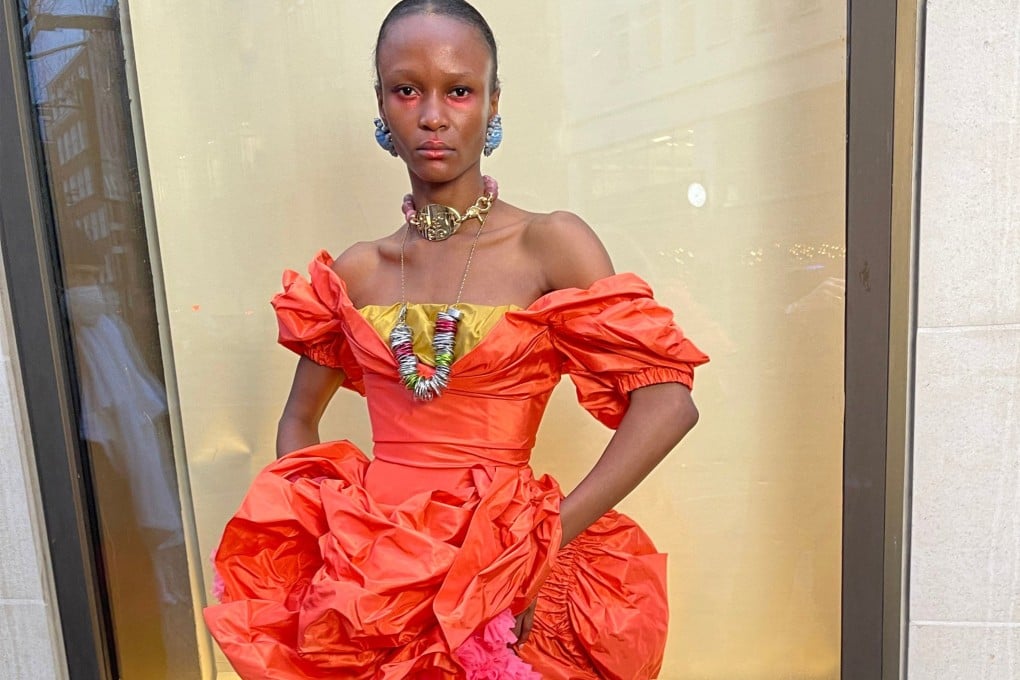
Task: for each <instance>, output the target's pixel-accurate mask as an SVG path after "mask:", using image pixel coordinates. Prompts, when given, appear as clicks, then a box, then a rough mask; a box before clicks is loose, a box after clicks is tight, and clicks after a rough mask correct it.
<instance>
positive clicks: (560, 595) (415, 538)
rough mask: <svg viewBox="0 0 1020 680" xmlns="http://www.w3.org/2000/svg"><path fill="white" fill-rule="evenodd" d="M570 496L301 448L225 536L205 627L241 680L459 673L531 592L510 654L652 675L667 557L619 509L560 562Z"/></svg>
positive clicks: (463, 472)
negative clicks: (528, 618) (468, 648)
mask: <svg viewBox="0 0 1020 680" xmlns="http://www.w3.org/2000/svg"><path fill="white" fill-rule="evenodd" d="M423 446H424V445H423ZM561 497H562V495H561V492H560V490H559V487H558V486H557V484H556V483H555V481H553V480H552V479H551V478H549V477H547V476H544V477H542V478H538V479H536V478H535V477H534V476H533V475H532V473H531V470H530V468H529V467H527V466H512V465H492V466H488V465H474V466H471V467H467V468H445V469H437V468H429V467H414V466H410V465H404V464H397V463H390V462H386V461H383V460H375V461H369V460H368V459H367V458H366V457H365V456H364V454H362V453H361V451H359V450H358V449H357V448H356V447H355V446H353V445H352V444H350V443H349V442H346V441H340V442H330V443H327V444H321V445H318V446H314V447H309V448H307V449H303V450H301V451H297V452H294V453H292V454H289V455H288V456H285V457H284V458H282V459H280V460H279V461H276V462H275V463H273V464H271V465H269V466H268V467H266V468H265V469H264V470H263V471H262V472H261V473H260V474H259V475H258V476H257V477H256V479H255V481H254V483H253V484H252V487H251V489H250V490H249V492H248V495H247V496H246V498H245V500H244V502H243V503H242V505H241V508H240V509H239V510H238V512H237V513H236V515H235V516H234V517H233V518H232V519H231V521H230V522H229V523H228V524H227V527H226V529H225V531H224V535H223V538H222V541H221V543H220V546H219V548H218V550H217V553H216V560H215V561H216V568H217V570H218V572H219V574H220V575H221V576H222V578H223V584H224V588H223V598H222V603H221V604H219V605H215V606H211V607H208V608H207V609H206V610H205V618H206V622H207V624H208V626H209V629H210V631H211V632H212V633H213V636H214V637H215V638H216V640H217V642H218V643H219V644H220V647H221V648H222V649H223V651H224V653H225V654H226V655H227V657H228V658H229V660H230V662H231V664H232V665H233V666H234V668H235V669H236V670H237V671H238V673H239V674H240V675H241V677H242V678H252V679H254V678H260V679H273V680H296V679H298V678H336V677H343V678H351V679H364V680H369V679H371V680H396V679H398V678H423V679H433V678H434V679H437V680H438V679H455V678H457V679H459V678H466V677H467V675H466V674H465V671H464V669H463V668H462V667H461V666H460V665H459V664H458V662H457V660H456V655H455V653H454V652H455V650H457V649H458V648H459V647H460V646H461V645H462V644H463V643H464V642H465V641H466V640H468V639H469V638H470V637H471V636H472V635H473V634H476V633H477V632H478V631H479V630H481V629H482V628H484V626H485V625H486V623H488V622H489V621H491V620H492V619H494V618H495V617H497V616H498V615H499V614H500V613H501V612H505V610H506V609H508V608H509V609H510V610H511V611H513V612H519V611H522V610H523V609H525V608H526V607H527V606H528V605H529V604H530V603H531V602H532V601H533V600H534V598H535V597H536V596H537V598H538V603H537V607H536V613H535V619H534V625H533V628H532V632H531V635H530V637H529V638H528V640H527V641H526V643H525V644H523V645H521V646H520V647H519V648H518V654H519V655H520V656H521V658H523V659H524V660H525V661H526V662H527V663H529V664H531V666H532V667H533V668H534V669H535V671H536V672H537V673H539V674H540V675H541V677H543V678H547V679H550V680H560V679H562V680H568V679H569V680H585V679H588V678H592V679H594V678H611V679H619V680H624V679H625V680H638V679H641V678H654V677H656V676H657V675H658V672H659V668H660V666H661V664H662V655H663V649H664V646H665V636H666V627H667V618H668V611H667V604H666V592H665V555H662V554H660V553H658V552H657V551H656V550H655V547H654V546H653V545H652V542H651V540H650V539H649V538H648V536H647V535H646V534H645V533H644V532H643V531H642V530H641V529H640V528H639V527H638V526H637V525H636V524H635V523H634V522H633V521H631V520H630V519H629V518H627V517H626V516H624V515H621V514H619V513H616V512H609V513H607V514H606V515H604V516H603V517H602V518H601V519H599V520H598V521H597V522H596V523H595V524H594V525H592V526H591V527H590V528H589V529H588V530H587V531H585V532H584V533H583V534H582V535H580V536H578V537H577V538H576V539H574V540H573V541H572V542H571V543H570V544H569V545H567V546H566V547H565V548H563V549H562V550H557V549H556V546H558V545H559V543H560V541H561V532H560V525H559V503H560V499H561ZM476 677H478V676H476ZM491 677H493V678H496V677H500V676H499V675H492V676H491Z"/></svg>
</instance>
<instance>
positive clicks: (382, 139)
mask: <svg viewBox="0 0 1020 680" xmlns="http://www.w3.org/2000/svg"><path fill="white" fill-rule="evenodd" d="M375 141H376V142H378V143H379V146H381V147H382V148H383V151H389V152H390V155H391V156H396V155H397V148H396V147H395V146H393V133H392V132H390V129H389V128H388V127H386V123H384V122H383V121H382V118H376V119H375Z"/></svg>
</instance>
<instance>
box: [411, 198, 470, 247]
mask: <svg viewBox="0 0 1020 680" xmlns="http://www.w3.org/2000/svg"><path fill="white" fill-rule="evenodd" d="M463 221H464V220H463V218H462V217H461V216H460V213H458V212H457V211H456V210H454V209H453V208H451V207H449V206H446V205H439V204H438V203H430V204H429V205H427V206H425V207H424V208H422V209H421V210H419V211H418V219H417V224H415V227H417V229H418V233H420V234H421V235H422V236H424V237H425V238H427V239H428V240H429V241H445V240H446V239H448V238H450V237H451V236H453V235H454V234H455V233H457V229H458V228H459V227H460V225H461V223H462V222H463Z"/></svg>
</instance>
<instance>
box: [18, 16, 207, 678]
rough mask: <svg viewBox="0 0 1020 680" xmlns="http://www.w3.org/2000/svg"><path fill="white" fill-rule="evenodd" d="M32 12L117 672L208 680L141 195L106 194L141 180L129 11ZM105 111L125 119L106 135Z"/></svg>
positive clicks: (29, 37)
mask: <svg viewBox="0 0 1020 680" xmlns="http://www.w3.org/2000/svg"><path fill="white" fill-rule="evenodd" d="M21 11H22V17H23V19H24V38H25V45H26V48H27V55H26V60H27V64H28V70H29V76H30V82H31V92H32V97H33V103H34V106H35V112H36V115H37V118H38V123H39V129H40V132H41V138H42V140H41V141H42V148H43V153H44V169H45V172H46V177H47V179H48V182H49V185H50V187H51V190H50V195H51V196H52V197H53V205H52V212H53V216H54V219H55V229H56V233H55V235H54V236H55V240H56V242H57V245H58V250H59V254H60V270H61V272H60V274H61V279H62V284H63V291H62V292H63V295H64V308H65V309H66V311H67V315H68V318H67V323H68V327H69V331H70V332H69V335H70V341H71V349H72V357H73V367H74V370H75V376H74V378H75V387H76V401H77V405H78V421H79V425H80V431H79V434H80V437H81V439H82V441H83V442H84V444H85V450H86V452H87V461H86V462H85V467H86V468H87V469H90V470H91V479H92V482H93V485H94V487H93V491H94V494H95V500H96V503H97V506H98V510H97V514H98V517H99V525H100V537H99V540H100V544H101V545H100V549H99V551H98V553H99V555H100V560H101V562H102V564H101V565H100V569H99V573H100V574H102V575H103V576H104V577H105V579H106V584H105V585H106V588H107V592H108V594H109V597H108V601H107V603H106V604H107V606H108V611H109V612H110V615H111V618H112V623H113V637H114V642H115V645H116V651H117V655H116V660H115V668H116V672H117V677H123V678H174V679H178V678H180V679H182V680H187V679H189V678H200V677H201V671H200V665H199V657H198V640H199V637H198V634H197V631H196V628H195V618H194V617H195V611H196V607H195V603H194V601H193V599H192V592H191V584H190V583H189V569H188V564H187V555H186V551H185V532H184V529H185V526H184V523H183V520H182V513H181V497H180V494H179V493H178V488H179V487H178V483H177V475H176V470H175V465H174V457H173V447H172V445H171V440H170V434H169V433H170V429H169V428H170V419H169V406H170V404H169V403H168V399H167V392H166V389H165V387H164V374H163V363H162V358H161V353H160V343H159V337H158V329H157V324H156V317H155V302H156V301H155V296H154V292H153V280H152V273H151V271H150V269H149V250H148V243H147V240H146V229H145V223H144V220H143V216H142V211H141V203H140V199H139V194H138V187H137V185H135V186H133V188H132V190H131V191H130V193H127V192H122V193H120V194H114V193H113V192H108V191H106V190H105V187H107V186H108V185H109V182H108V177H109V175H110V174H113V173H115V174H117V175H119V176H121V177H135V178H137V176H138V174H137V159H136V157H135V156H134V152H133V148H132V147H131V146H130V141H131V139H132V131H131V126H130V123H129V120H130V118H129V113H128V96H127V90H126V86H125V83H126V80H125V76H124V72H123V66H124V52H123V46H122V44H121V38H120V23H119V19H118V6H117V4H116V3H114V2H108V1H104V0H95V1H93V0H77V1H73V0H22V2H21ZM94 72H103V73H107V74H112V75H111V77H109V78H107V79H105V80H103V81H102V82H100V83H96V82H95V81H94V80H93V79H91V78H90V77H89V73H94ZM104 111H109V112H113V114H114V116H115V121H116V122H115V125H114V128H113V129H112V130H109V131H108V132H107V133H106V134H102V135H100V134H98V133H97V130H98V129H100V128H101V126H102V125H103V118H104ZM114 139H118V140H119V139H123V140H127V141H126V142H121V143H118V144H113V143H111V140H114ZM58 187H59V188H60V189H62V191H56V190H55V189H56V188H58ZM107 214H109V215H116V216H118V220H119V222H120V224H121V228H119V229H116V230H113V231H111V230H108V229H107V228H106V225H107V221H106V216H107ZM71 670H72V672H79V671H80V672H83V673H85V674H88V670H87V669H71Z"/></svg>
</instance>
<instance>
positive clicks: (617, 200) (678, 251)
mask: <svg viewBox="0 0 1020 680" xmlns="http://www.w3.org/2000/svg"><path fill="white" fill-rule="evenodd" d="M390 4H391V3H390V2H387V1H382V2H380V1H375V0H373V1H371V2H365V1H359V2H354V1H353V0H260V1H258V2H254V1H242V0H215V1H208V0H206V1H203V2H199V1H198V0H186V1H184V0H182V1H180V2H174V3H166V2H156V0H132V1H131V2H130V4H129V8H130V15H131V25H132V32H133V37H134V47H135V57H136V67H137V74H138V83H139V93H140V99H141V102H140V103H141V109H142V116H143V121H144V126H145V144H146V151H147V157H148V161H149V164H150V168H151V178H152V192H153V197H154V203H155V219H156V231H157V233H158V235H159V246H160V250H161V254H162V266H163V271H164V275H165V280H164V282H163V283H164V284H165V295H166V299H167V304H168V306H169V310H170V325H171V329H170V330H171V335H172V339H173V349H174V362H175V367H176V378H177V382H178V387H179V392H180V399H181V404H180V409H181V417H182V420H183V428H184V433H185V442H184V449H185V450H186V456H187V468H188V471H189V475H190V482H191V491H192V496H191V498H190V502H191V503H193V507H194V511H195V518H196V522H197V532H198V536H199V543H200V549H201V552H202V553H203V554H204V555H207V554H208V552H209V551H210V550H211V549H212V548H213V546H214V545H215V542H216V540H217V538H218V535H219V531H220V529H221V528H222V526H223V524H224V522H225V521H226V519H227V518H228V517H229V515H230V513H231V512H232V511H233V510H234V509H235V508H236V506H237V503H238V502H239V500H240V499H241V496H242V494H243V493H244V491H245V489H246V487H247V485H248V483H249V481H250V480H251V478H252V476H253V475H254V474H255V472H256V471H257V470H258V469H259V468H261V467H262V466H263V465H265V464H266V463H268V462H269V461H270V460H271V459H272V458H273V448H274V446H273V440H274V434H275V427H276V421H277V418H278V417H279V414H280V411H281V408H282V406H283V403H284V400H285V398H286V395H287V389H288V386H289V381H290V378H291V375H292V371H293V368H294V363H295V358H294V357H293V356H292V355H291V354H289V353H288V352H286V351H285V350H283V349H281V348H279V347H277V346H275V344H274V339H275V320H274V317H273V314H272V311H271V309H270V308H269V306H268V300H269V298H270V297H271V296H272V295H273V293H274V292H276V291H277V289H278V287H279V274H280V271H281V270H282V269H283V268H284V267H289V268H295V269H299V270H302V271H303V270H304V267H305V265H306V263H307V262H308V260H309V259H310V258H311V256H312V255H313V253H314V252H315V251H316V250H317V249H319V248H326V249H328V250H330V251H331V252H333V253H334V254H336V253H337V252H339V251H340V250H341V249H343V248H344V247H345V246H346V245H348V244H350V243H352V242H354V241H357V240H364V239H372V238H376V237H378V236H380V235H382V234H385V233H388V232H390V231H392V230H393V229H394V228H395V227H396V226H397V224H398V223H399V221H400V212H399V204H400V198H401V196H402V195H403V194H404V192H405V190H406V186H407V182H406V176H405V175H404V171H403V170H402V166H401V165H400V163H399V162H398V161H396V160H395V159H392V158H390V157H389V156H388V155H387V154H385V153H383V152H382V151H380V150H379V149H378V147H376V145H375V141H374V139H373V136H372V132H373V128H372V118H373V117H374V116H375V99H374V95H373V91H372V64H371V57H370V54H371V49H372V46H373V42H374V38H375V33H376V30H377V28H378V25H379V23H380V21H381V20H382V18H383V16H384V14H385V12H386V11H387V10H388V8H389V6H390ZM477 6H478V7H479V9H480V10H481V11H482V12H483V13H484V14H485V15H486V17H487V18H488V19H489V21H490V23H491V24H492V26H493V29H494V31H495V33H496V36H497V39H498V40H499V43H500V49H501V55H500V59H501V77H502V81H503V100H502V105H501V112H502V114H503V119H504V125H505V129H506V141H505V143H504V145H503V148H501V149H500V150H499V151H498V152H497V153H496V155H494V156H493V158H492V159H491V160H487V161H486V162H485V164H484V169H485V170H486V171H487V172H488V173H490V174H492V175H494V176H496V177H498V178H499V180H500V186H501V192H502V195H503V197H504V198H505V199H506V200H508V201H510V202H512V203H516V204H518V205H521V206H522V207H525V208H529V209H534V210H552V209H569V210H573V211H575V212H577V213H579V214H580V215H581V216H582V217H584V218H585V219H586V220H587V221H588V222H589V223H591V224H592V225H593V227H594V228H595V229H596V231H597V232H598V233H599V234H600V235H601V236H602V238H603V240H604V241H605V242H606V245H607V247H608V248H609V251H610V253H611V255H613V258H614V262H615V264H616V267H617V270H618V271H625V270H632V271H636V272H638V273H639V274H641V275H642V276H644V277H645V278H647V279H648V280H649V281H650V282H651V283H652V285H653V287H654V288H655V290H656V293H657V295H658V297H659V298H660V299H661V300H662V301H664V302H665V303H666V304H668V305H670V306H671V307H673V308H674V309H675V311H676V314H677V318H678V320H679V322H680V324H681V325H682V326H683V327H684V328H685V330H686V331H687V332H688V334H689V335H690V336H691V337H692V338H694V339H695V341H696V342H697V343H698V344H699V345H700V346H701V347H702V348H703V349H704V350H705V351H706V352H708V353H709V354H710V355H712V358H713V362H712V363H711V364H709V365H708V366H707V367H705V368H704V369H703V370H702V371H701V372H700V373H699V375H698V377H697V380H696V388H695V396H696V399H697V401H698V404H699V406H700V408H701V412H702V420H701V423H700V424H699V426H698V427H697V428H696V430H695V431H694V432H693V433H692V435H691V436H690V437H689V438H688V440H686V441H685V442H684V443H683V444H681V446H680V447H678V450H677V451H675V452H674V453H673V455H672V456H671V457H670V458H668V459H667V460H666V462H665V463H663V465H662V466H661V467H660V468H659V469H658V470H656V471H655V473H654V474H653V475H652V476H651V477H650V478H649V479H648V480H647V481H646V482H645V483H644V484H643V485H642V486H641V487H640V488H639V489H638V490H637V491H636V492H635V493H634V494H633V495H632V496H631V497H630V498H628V499H627V500H626V501H625V502H624V503H623V504H622V505H621V509H622V510H623V511H625V512H628V513H630V514H631V515H633V516H634V517H635V518H636V519H638V521H640V522H641V523H642V524H643V525H644V526H645V527H646V528H647V530H648V531H649V533H650V534H651V535H652V537H653V538H654V539H655V540H656V542H657V543H658V545H659V546H660V548H661V549H662V550H664V551H666V552H668V553H669V554H670V589H671V591H670V597H671V606H672V622H671V624H672V625H671V631H670V639H669V647H668V650H667V659H666V663H665V667H664V670H663V675H662V677H663V678H677V679H680V678H683V679H688V678H691V679H694V678H697V679H706V680H708V679H712V680H715V679H719V680H722V679H725V680H734V679H742V678H747V679H762V680H765V679H768V680H774V679H775V678H781V677H782V678H786V677H789V678H805V679H806V678H812V679H813V678H837V677H838V675H839V620H840V616H839V597H840V524H841V515H840V512H841V466H842V460H841V449H842V371H843V365H842V356H843V290H844V253H845V249H844V245H845V244H844V212H843V207H844V205H843V204H844V160H845V157H844V153H845V152H844V145H845V84H846V63H845V52H846V50H845V36H846V26H845V16H846V4H845V3H832V2H829V3H823V2H821V1H820V0H787V1H784V2H772V1H759V0H755V1H753V2H752V1H751V0H748V1H747V2H734V1H732V0H690V1H686V2H685V1H682V0H675V1H672V2H670V1H645V2H634V1H632V0H583V1H582V0H563V1H552V2H546V1H542V0H516V1H515V2H513V3H510V2H499V1H497V0H478V2H477ZM323 436H324V438H349V439H352V440H353V441H354V442H355V443H357V444H358V445H359V446H361V447H363V448H365V449H370V447H371V436H370V433H369V429H368V421H367V417H366V414H365V408H364V404H363V403H361V400H360V398H358V397H356V396H353V395H349V394H341V395H338V397H337V398H336V399H335V400H334V402H333V404H332V405H331V406H330V409H329V411H328V413H327V416H326V420H325V423H324V427H323ZM607 439H608V432H607V431H606V430H604V429H603V428H602V427H601V426H600V425H598V424H597V423H596V422H595V421H594V420H592V419H591V418H590V417H589V416H588V415H587V414H585V413H584V412H583V411H581V410H580V408H579V407H578V406H576V404H574V403H573V392H572V389H571V388H570V386H569V384H568V383H565V384H564V385H562V386H561V387H560V389H558V390H557V393H556V395H555V398H554V401H553V403H552V405H551V407H550V409H549V412H548V415H547V417H546V420H545V422H544V424H543V426H542V429H541V431H540V433H539V444H538V448H537V449H536V452H535V457H534V465H535V467H536V469H538V470H539V471H542V472H544V471H548V472H552V473H553V474H555V475H556V476H557V477H558V478H559V479H560V481H561V482H562V484H563V486H564V487H565V488H567V489H569V488H571V487H572V486H573V484H575V483H576V482H577V481H578V480H579V479H580V477H581V476H582V475H583V474H584V472H585V471H586V470H587V469H588V468H590V466H591V465H592V464H593V463H594V461H595V460H596V458H597V457H598V455H599V453H600V452H601V449H602V446H603V445H604V443H605V442H606V441H607ZM197 562H198V561H197V560H196V564H197ZM205 578H206V579H208V573H206V574H205ZM207 582H208V581H207ZM217 667H218V668H219V669H220V675H219V677H229V673H228V667H227V666H226V665H225V663H224V662H223V661H222V660H220V661H219V662H218V663H217Z"/></svg>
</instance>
